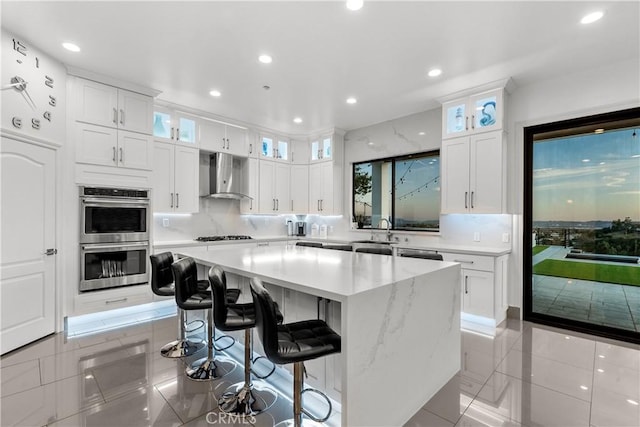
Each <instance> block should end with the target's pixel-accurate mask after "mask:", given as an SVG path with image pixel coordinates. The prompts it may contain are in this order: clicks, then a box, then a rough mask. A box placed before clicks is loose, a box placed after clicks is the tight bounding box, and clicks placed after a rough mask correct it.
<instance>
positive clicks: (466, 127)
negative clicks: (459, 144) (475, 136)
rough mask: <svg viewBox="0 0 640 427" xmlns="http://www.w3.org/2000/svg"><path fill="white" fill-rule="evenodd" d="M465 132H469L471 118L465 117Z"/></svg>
mask: <svg viewBox="0 0 640 427" xmlns="http://www.w3.org/2000/svg"><path fill="white" fill-rule="evenodd" d="M464 130H469V116H465V117H464Z"/></svg>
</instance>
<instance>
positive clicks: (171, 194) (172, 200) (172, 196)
mask: <svg viewBox="0 0 640 427" xmlns="http://www.w3.org/2000/svg"><path fill="white" fill-rule="evenodd" d="M171 207H173V193H171Z"/></svg>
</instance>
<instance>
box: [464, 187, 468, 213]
mask: <svg viewBox="0 0 640 427" xmlns="http://www.w3.org/2000/svg"><path fill="white" fill-rule="evenodd" d="M468 196H469V192H468V191H465V192H464V208H465V209H469V204H468V203H467V197H468Z"/></svg>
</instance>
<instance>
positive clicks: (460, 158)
mask: <svg viewBox="0 0 640 427" xmlns="http://www.w3.org/2000/svg"><path fill="white" fill-rule="evenodd" d="M440 158H441V161H442V169H441V170H440V175H441V176H442V179H441V188H440V191H441V193H442V194H441V207H440V211H441V212H442V213H465V212H468V211H469V138H466V137H464V138H456V139H452V140H449V141H443V142H442V151H441V156H440Z"/></svg>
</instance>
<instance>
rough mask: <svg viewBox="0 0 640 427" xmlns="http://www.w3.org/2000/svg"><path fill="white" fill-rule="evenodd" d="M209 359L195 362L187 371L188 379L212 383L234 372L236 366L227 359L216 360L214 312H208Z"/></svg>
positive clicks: (205, 358) (209, 310)
mask: <svg viewBox="0 0 640 427" xmlns="http://www.w3.org/2000/svg"><path fill="white" fill-rule="evenodd" d="M207 333H208V335H209V339H208V340H207V341H208V342H207V357H203V358H202V359H198V360H196V361H195V362H193V363H192V364H191V365H190V366H189V367H188V368H187V369H186V371H185V374H186V375H187V377H188V378H190V379H192V380H194V381H211V380H215V379H218V378H222V377H223V376H225V375H227V374H228V373H229V372H231V371H233V370H234V369H235V367H236V364H235V363H234V362H232V361H231V359H228V358H226V357H224V358H222V357H219V358H215V351H214V340H215V330H214V329H213V310H212V309H208V310H207Z"/></svg>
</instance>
